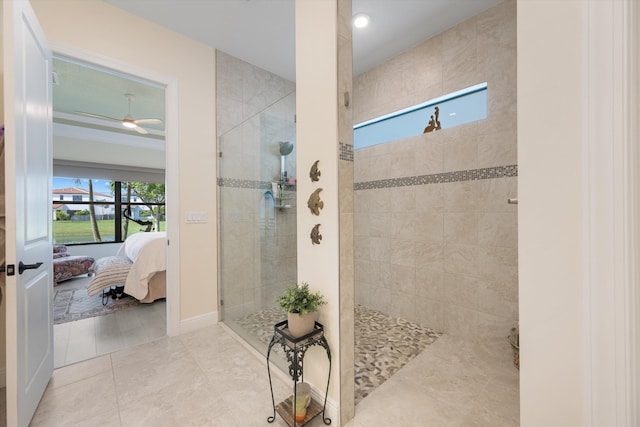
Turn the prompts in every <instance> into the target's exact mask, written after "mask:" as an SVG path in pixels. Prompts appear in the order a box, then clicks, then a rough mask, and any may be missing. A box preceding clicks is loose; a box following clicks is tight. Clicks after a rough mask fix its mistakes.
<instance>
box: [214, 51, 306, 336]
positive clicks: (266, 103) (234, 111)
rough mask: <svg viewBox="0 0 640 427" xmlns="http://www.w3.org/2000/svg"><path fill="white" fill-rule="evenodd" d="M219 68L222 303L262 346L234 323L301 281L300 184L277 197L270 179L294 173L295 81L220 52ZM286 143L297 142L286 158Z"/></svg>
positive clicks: (228, 316)
mask: <svg viewBox="0 0 640 427" xmlns="http://www.w3.org/2000/svg"><path fill="white" fill-rule="evenodd" d="M217 67H218V70H217V79H218V82H217V87H218V91H217V93H218V95H217V96H218V111H219V114H218V132H219V136H218V140H219V145H218V146H219V151H220V152H221V157H220V161H219V174H218V187H219V197H220V203H219V206H220V208H219V209H220V211H219V215H220V239H221V245H220V254H221V255H220V273H219V274H220V278H219V280H220V283H221V286H220V295H221V306H220V308H221V312H222V318H223V320H224V321H225V323H227V324H228V325H229V326H230V327H232V328H233V329H234V330H235V331H236V332H237V333H238V334H239V335H241V336H242V337H243V338H244V339H246V340H247V341H250V342H252V343H253V344H254V345H257V346H260V344H259V343H257V342H253V341H255V337H253V336H252V335H251V334H248V333H247V332H246V330H245V329H244V328H242V327H241V326H240V325H239V324H238V323H237V321H238V320H240V319H242V318H243V317H245V316H247V315H250V314H252V313H255V312H259V311H261V310H265V309H268V308H271V307H273V306H274V301H275V297H276V295H279V294H280V293H281V292H282V291H283V290H284V289H285V288H286V287H287V286H288V285H290V284H292V283H295V282H296V216H295V204H296V200H295V193H294V191H295V185H288V186H285V187H284V188H283V190H284V191H283V192H282V193H281V195H282V196H283V197H279V196H280V195H278V194H277V191H275V190H274V188H273V184H272V183H273V182H276V181H278V180H279V178H280V177H281V174H282V170H281V168H282V166H284V168H285V170H286V171H287V176H288V177H291V178H293V177H295V176H296V167H295V123H294V114H295V92H294V90H295V85H294V84H293V83H292V82H289V81H287V80H285V79H282V78H280V77H278V76H275V75H273V74H271V73H269V72H267V71H264V70H261V69H259V68H257V67H254V66H252V65H250V64H248V63H246V62H243V61H241V60H239V59H236V58H234V57H231V56H229V55H227V54H224V53H222V52H218V53H217ZM283 141H287V142H290V143H292V146H293V150H291V152H289V154H287V155H286V156H283V155H282V154H281V152H280V147H281V144H280V143H281V142H283ZM281 205H287V206H288V207H286V208H284V207H282V208H279V207H278V206H281Z"/></svg>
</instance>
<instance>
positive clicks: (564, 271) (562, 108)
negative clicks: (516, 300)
mask: <svg viewBox="0 0 640 427" xmlns="http://www.w3.org/2000/svg"><path fill="white" fill-rule="evenodd" d="M583 4H584V2H582V1H555V0H552V1H518V10H517V22H518V193H519V194H518V202H519V205H518V243H519V279H520V348H521V350H520V413H521V425H522V426H525V427H526V426H582V425H586V424H585V422H584V420H583V411H584V409H583V405H584V402H585V400H584V399H585V396H584V389H585V373H584V366H583V365H584V358H585V354H584V352H585V338H584V329H585V319H584V318H583V316H584V315H583V311H582V310H583V300H584V298H585V296H584V294H583V290H582V280H583V277H582V269H583V267H582V265H581V257H582V244H583V240H582V225H581V222H582V218H583V215H584V212H583V199H582V179H583V170H582V158H583V150H582V146H581V141H582V138H583V135H582V133H581V126H582V123H581V114H582V107H581V106H582V102H583V99H582V81H581V79H582V78H583V68H582V67H583V62H582V61H583V58H582V55H581V53H582V43H583V40H582V36H583V33H582V31H583V29H582V27H581V24H582V13H583V7H584V6H583Z"/></svg>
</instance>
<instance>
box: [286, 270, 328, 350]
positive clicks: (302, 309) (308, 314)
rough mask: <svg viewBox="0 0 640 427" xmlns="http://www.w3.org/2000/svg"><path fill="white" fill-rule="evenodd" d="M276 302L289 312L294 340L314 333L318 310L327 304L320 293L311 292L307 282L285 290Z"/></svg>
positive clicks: (290, 331)
mask: <svg viewBox="0 0 640 427" xmlns="http://www.w3.org/2000/svg"><path fill="white" fill-rule="evenodd" d="M276 302H277V303H278V305H279V306H280V308H282V309H283V310H284V311H286V312H287V321H288V326H289V333H290V334H291V336H293V337H294V338H298V337H301V336H303V335H306V334H308V333H309V332H311V331H313V327H314V325H315V321H316V316H317V312H318V308H320V306H322V305H324V304H326V303H327V301H326V300H325V298H324V296H323V295H322V294H321V293H320V292H311V290H310V289H309V284H308V283H305V282H303V283H302V284H301V285H292V286H290V287H288V288H287V289H285V291H284V293H283V294H282V295H281V296H280V297H278V298H277V299H276Z"/></svg>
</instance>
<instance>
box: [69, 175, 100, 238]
mask: <svg viewBox="0 0 640 427" xmlns="http://www.w3.org/2000/svg"><path fill="white" fill-rule="evenodd" d="M75 182H76V184H78V185H80V184H82V180H81V179H79V178H76V180H75ZM93 202H94V198H93V180H91V179H90V180H89V220H90V221H91V233H92V234H93V241H94V242H102V237H100V229H98V220H97V219H96V208H95V206H94V204H93Z"/></svg>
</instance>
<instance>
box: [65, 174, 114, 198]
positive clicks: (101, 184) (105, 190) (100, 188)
mask: <svg viewBox="0 0 640 427" xmlns="http://www.w3.org/2000/svg"><path fill="white" fill-rule="evenodd" d="M70 187H76V188H82V189H84V190H87V191H88V190H89V180H88V179H82V180H81V181H80V184H78V183H77V182H76V179H75V178H62V177H54V178H53V189H54V190H59V189H61V188H70ZM93 191H94V192H96V193H102V194H111V181H109V180H106V179H94V180H93Z"/></svg>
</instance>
